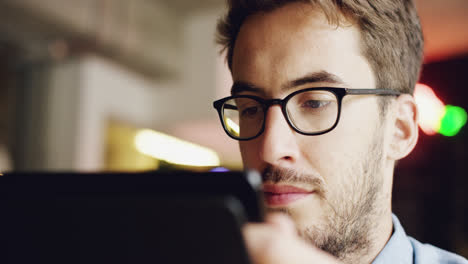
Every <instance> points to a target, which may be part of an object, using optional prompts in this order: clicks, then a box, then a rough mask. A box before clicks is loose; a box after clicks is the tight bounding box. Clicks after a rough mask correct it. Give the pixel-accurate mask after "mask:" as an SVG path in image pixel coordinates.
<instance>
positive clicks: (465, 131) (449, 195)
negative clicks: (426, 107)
mask: <svg viewBox="0 0 468 264" xmlns="http://www.w3.org/2000/svg"><path fill="white" fill-rule="evenodd" d="M420 82H421V83H424V84H427V85H429V86H430V87H432V88H433V90H434V91H435V93H436V94H437V95H438V97H439V98H440V99H441V100H442V101H443V102H444V103H445V104H450V105H456V106H460V107H463V108H464V109H465V110H468V85H467V84H468V54H467V55H466V56H463V57H460V58H457V59H451V60H446V61H441V62H436V63H430V64H426V65H424V68H423V72H422V75H421V80H420ZM467 147H468V127H467V126H465V127H464V128H462V130H461V131H460V133H459V134H458V135H456V136H454V137H444V136H442V135H439V134H437V135H434V136H427V135H425V134H424V133H423V132H422V131H421V130H420V138H419V141H418V144H417V146H416V148H415V150H414V151H413V153H411V155H410V156H408V157H407V158H405V159H404V160H402V161H401V162H400V163H399V164H398V166H397V168H396V171H395V180H394V185H395V187H394V192H393V196H394V197H393V200H394V203H393V211H394V212H395V213H396V214H397V215H398V217H399V218H400V220H401V221H402V223H403V225H404V227H405V228H406V231H407V233H408V234H409V235H411V236H413V237H415V238H417V239H418V240H420V241H422V242H426V243H431V244H434V245H437V246H439V247H442V248H444V249H448V250H451V251H455V252H457V253H459V254H462V255H464V256H465V257H468V226H467V224H468V203H467V201H468V192H467V191H466V189H467V187H468V154H467V151H466V148H467Z"/></svg>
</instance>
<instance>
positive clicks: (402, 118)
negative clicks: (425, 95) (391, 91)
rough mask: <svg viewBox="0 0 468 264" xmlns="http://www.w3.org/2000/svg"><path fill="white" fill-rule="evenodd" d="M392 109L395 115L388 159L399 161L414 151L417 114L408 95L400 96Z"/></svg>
mask: <svg viewBox="0 0 468 264" xmlns="http://www.w3.org/2000/svg"><path fill="white" fill-rule="evenodd" d="M394 107H395V109H396V115H395V119H394V122H395V123H394V124H393V131H392V135H391V144H390V148H389V152H388V157H389V158H390V159H392V160H400V159H402V158H404V157H406V156H407V155H408V154H409V153H410V152H411V151H412V150H413V149H414V147H415V146H416V143H417V141H418V133H419V130H418V116H419V112H418V108H417V106H416V101H415V100H414V97H413V96H411V95H409V94H402V95H400V96H399V97H398V98H397V100H396V104H394Z"/></svg>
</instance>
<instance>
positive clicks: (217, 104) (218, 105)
mask: <svg viewBox="0 0 468 264" xmlns="http://www.w3.org/2000/svg"><path fill="white" fill-rule="evenodd" d="M308 91H328V92H331V93H333V94H334V95H335V97H336V99H337V102H338V114H337V117H336V120H335V123H334V124H333V126H331V127H330V128H329V129H326V130H323V131H318V132H313V133H308V132H304V131H301V130H300V129H299V128H297V127H296V126H295V125H294V124H293V122H292V121H291V119H290V118H289V114H288V111H287V109H286V104H287V103H288V101H289V100H290V99H291V98H292V97H293V96H295V95H297V94H299V93H304V92H308ZM400 94H401V93H400V92H398V91H394V90H387V89H350V88H338V87H313V88H306V89H302V90H297V91H295V92H293V93H291V94H289V95H288V96H286V97H285V98H284V99H263V98H261V97H258V96H255V95H247V94H245V95H233V96H228V97H225V98H222V99H219V100H216V101H214V102H213V107H214V108H215V109H216V110H217V111H218V115H219V118H220V120H221V124H222V125H223V129H224V131H225V132H226V134H228V136H229V137H231V138H233V139H235V140H240V141H244V140H251V139H254V138H256V137H258V136H260V135H261V134H262V133H263V132H264V131H265V120H266V115H267V112H268V109H269V108H270V107H271V106H273V105H280V106H281V111H282V112H283V116H284V118H285V119H286V122H287V123H288V125H289V126H290V127H291V128H292V129H293V130H294V131H296V132H297V133H299V134H302V135H306V136H318V135H322V134H325V133H328V132H330V131H331V130H333V129H334V128H335V127H336V126H337V125H338V122H339V120H340V116H341V102H342V101H343V97H345V96H346V95H393V96H398V95H400ZM236 98H250V99H253V100H255V101H257V102H259V103H260V104H261V105H262V106H263V113H264V117H263V122H262V127H261V129H260V130H259V132H258V133H257V134H256V135H254V136H252V137H248V138H238V137H235V136H233V135H231V134H230V133H229V130H228V128H227V127H226V124H225V123H224V111H223V110H224V108H225V102H226V101H229V100H232V99H236Z"/></svg>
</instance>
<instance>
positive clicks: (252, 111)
mask: <svg viewBox="0 0 468 264" xmlns="http://www.w3.org/2000/svg"><path fill="white" fill-rule="evenodd" d="M258 112H259V109H258V106H252V107H247V108H245V109H244V110H242V112H241V114H242V116H247V117H248V116H254V115H256V114H257V113H258Z"/></svg>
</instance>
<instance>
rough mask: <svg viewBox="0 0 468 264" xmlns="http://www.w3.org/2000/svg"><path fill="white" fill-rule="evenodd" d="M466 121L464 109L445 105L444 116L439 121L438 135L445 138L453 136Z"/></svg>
mask: <svg viewBox="0 0 468 264" xmlns="http://www.w3.org/2000/svg"><path fill="white" fill-rule="evenodd" d="M466 119H467V114H466V111H465V109H463V108H461V107H458V106H453V105H446V106H445V115H444V117H442V120H441V121H440V129H439V133H440V134H442V135H444V136H447V137H453V136H455V135H456V134H458V132H459V131H460V129H461V128H462V127H463V126H464V125H465V124H466Z"/></svg>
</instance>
